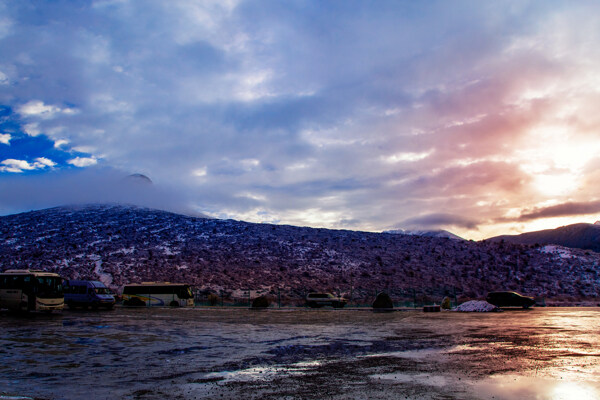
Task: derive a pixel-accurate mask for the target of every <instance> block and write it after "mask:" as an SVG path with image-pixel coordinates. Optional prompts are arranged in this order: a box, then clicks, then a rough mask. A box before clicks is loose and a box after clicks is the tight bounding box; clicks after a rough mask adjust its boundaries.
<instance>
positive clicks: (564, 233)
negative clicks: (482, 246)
mask: <svg viewBox="0 0 600 400" xmlns="http://www.w3.org/2000/svg"><path fill="white" fill-rule="evenodd" d="M486 240H488V241H491V242H498V241H502V240H504V241H505V242H509V243H516V244H525V245H533V244H539V245H547V244H555V245H558V246H564V247H568V248H577V249H583V250H592V251H595V252H600V224H598V223H597V222H596V223H595V224H590V223H577V224H570V225H565V226H561V227H558V228H554V229H544V230H540V231H533V232H525V233H522V234H520V235H500V236H495V237H492V238H489V239H486Z"/></svg>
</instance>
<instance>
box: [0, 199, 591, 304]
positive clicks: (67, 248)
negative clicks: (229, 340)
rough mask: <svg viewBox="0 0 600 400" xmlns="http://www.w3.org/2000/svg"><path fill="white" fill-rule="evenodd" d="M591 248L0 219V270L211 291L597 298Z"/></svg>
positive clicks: (196, 224)
mask: <svg viewBox="0 0 600 400" xmlns="http://www.w3.org/2000/svg"><path fill="white" fill-rule="evenodd" d="M599 265H600V255H599V254H598V253H595V252H589V251H588V252H585V251H580V250H571V249H564V248H559V247H540V246H530V245H517V244H510V243H507V242H502V241H500V242H472V241H464V240H452V239H448V238H435V237H421V236H414V235H401V234H386V233H368V232H355V231H345V230H328V229H313V228H302V227H294V226H284V225H269V224H252V223H246V222H239V221H232V220H217V219H205V218H194V217H188V216H184V215H178V214H173V213H168V212H164V211H157V210H151V209H144V208H136V207H124V206H117V205H93V206H85V207H59V208H52V209H47V210H41V211H33V212H28V213H23V214H16V215H9V216H4V217H0V270H6V269H11V268H34V269H43V270H48V271H56V272H58V273H59V274H61V275H62V276H64V277H66V278H83V279H91V278H93V279H101V280H103V281H104V282H106V283H108V284H110V285H111V286H112V287H113V288H116V289H118V288H119V287H120V286H122V285H123V284H125V283H129V282H141V281H172V282H177V281H179V282H189V283H191V284H194V285H195V286H197V287H200V288H205V289H210V290H221V289H224V290H229V291H235V290H238V291H241V290H244V289H259V288H262V289H265V290H267V291H271V292H272V293H274V292H275V290H282V291H285V292H286V293H292V292H298V293H304V292H305V291H306V290H310V289H315V290H330V291H341V292H342V293H344V292H346V293H347V292H348V291H349V290H351V289H352V290H360V289H363V290H370V291H374V290H377V289H380V290H382V289H386V288H397V289H407V290H408V289H411V288H412V289H425V288H449V287H453V288H456V291H457V292H458V293H461V294H462V295H463V296H464V297H471V298H476V297H481V296H484V295H485V293H486V292H487V291H490V290H508V289H510V290H518V291H521V292H524V293H527V294H530V295H535V296H543V297H547V298H551V299H552V298H556V299H572V300H573V299H589V300H591V299H594V298H596V297H599V296H600V293H599V292H600V267H599Z"/></svg>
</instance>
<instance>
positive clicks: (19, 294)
mask: <svg viewBox="0 0 600 400" xmlns="http://www.w3.org/2000/svg"><path fill="white" fill-rule="evenodd" d="M62 281H63V280H62V278H61V277H60V276H59V275H58V274H54V273H51V272H44V271H35V270H29V269H9V270H7V271H4V272H3V273H0V308H7V309H9V310H14V311H23V312H29V311H46V312H52V311H53V310H62V309H63V307H64V305H65V297H64V294H63V285H62Z"/></svg>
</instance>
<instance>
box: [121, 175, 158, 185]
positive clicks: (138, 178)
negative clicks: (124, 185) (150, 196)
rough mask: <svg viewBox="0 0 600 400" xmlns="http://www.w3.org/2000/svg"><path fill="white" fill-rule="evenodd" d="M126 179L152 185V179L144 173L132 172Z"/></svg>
mask: <svg viewBox="0 0 600 400" xmlns="http://www.w3.org/2000/svg"><path fill="white" fill-rule="evenodd" d="M126 179H127V180H129V181H131V182H135V183H137V184H142V185H152V180H151V179H150V178H148V177H147V176H146V175H142V174H131V175H129V176H128V177H127V178H126Z"/></svg>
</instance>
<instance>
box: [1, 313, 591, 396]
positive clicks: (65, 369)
mask: <svg viewBox="0 0 600 400" xmlns="http://www.w3.org/2000/svg"><path fill="white" fill-rule="evenodd" d="M599 327H600V308H537V309H532V310H521V309H517V310H506V311H505V312H502V313H456V312H441V313H423V312H420V311H395V312H391V313H373V312H370V311H367V310H352V309H344V310H326V309H319V310H305V309H298V310H266V311H252V310H245V309H198V308H196V309H156V308H155V309H146V308H144V309H127V308H117V309H115V310H113V311H98V312H84V311H68V310H65V311H63V312H62V313H59V314H56V315H31V316H17V315H12V314H9V313H3V314H0V358H1V359H2V363H0V399H2V398H9V397H11V396H26V397H31V398H36V399H84V398H86V399H89V398H92V399H115V398H124V399H164V398H173V399H195V398H198V399H324V398H330V399H366V398H369V399H403V398H409V399H455V398H456V399H492V398H494V399H536V398H543V399H546V398H553V399H569V398H577V399H586V398H589V399H597V398H600V335H599V334H598V333H599V330H600V328H599ZM565 393H566V394H565ZM573 393H575V394H576V395H577V396H576V397H572V395H573Z"/></svg>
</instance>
